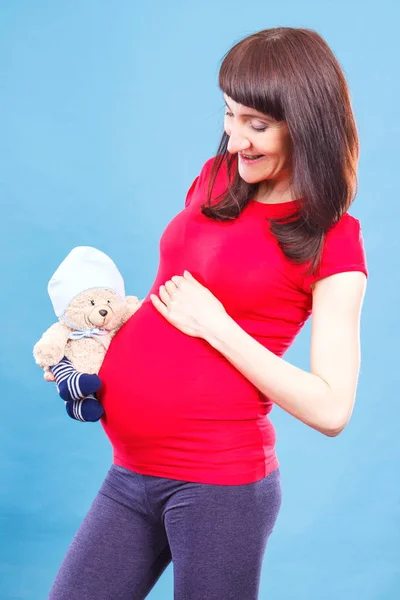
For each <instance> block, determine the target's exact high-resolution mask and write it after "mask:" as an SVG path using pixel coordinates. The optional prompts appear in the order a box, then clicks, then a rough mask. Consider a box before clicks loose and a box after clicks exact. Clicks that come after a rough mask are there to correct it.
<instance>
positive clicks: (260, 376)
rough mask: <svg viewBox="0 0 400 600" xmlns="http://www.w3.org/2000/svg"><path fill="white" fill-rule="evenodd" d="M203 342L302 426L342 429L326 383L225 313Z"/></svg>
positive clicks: (330, 433)
mask: <svg viewBox="0 0 400 600" xmlns="http://www.w3.org/2000/svg"><path fill="white" fill-rule="evenodd" d="M206 341H207V342H208V343H209V344H210V345H211V346H213V348H215V349H216V350H218V352H220V353H221V354H223V356H225V358H227V360H229V362H230V363H232V364H233V366H234V367H236V369H237V370H238V371H240V372H241V373H242V374H243V375H244V376H245V377H246V379H248V380H249V381H250V382H251V383H252V384H253V385H254V386H255V387H257V388H258V389H259V390H260V391H261V392H262V393H263V394H265V396H267V397H268V398H270V399H271V400H272V401H273V402H275V404H277V405H278V406H280V407H281V408H283V409H284V410H285V411H287V412H288V413H290V414H291V415H293V416H294V417H296V418H297V419H299V420H300V421H302V422H303V423H305V424H306V425H309V426H310V427H312V428H313V429H316V430H317V431H320V432H321V433H324V434H325V435H328V436H335V435H337V434H338V433H340V431H341V430H342V429H343V427H342V426H341V425H340V424H339V420H338V418H337V415H336V412H337V411H336V403H335V402H334V399H333V397H332V393H331V390H330V388H329V385H328V384H327V383H326V382H325V381H324V380H323V379H322V378H321V377H319V376H318V375H314V374H313V373H308V372H307V371H304V370H302V369H299V368H298V367H295V366H294V365H291V364H290V363H288V362H286V361H285V360H284V359H282V358H279V357H278V356H276V355H275V354H273V352H270V351H269V350H268V349H267V348H265V347H264V346H262V345H261V344H260V343H259V342H257V341H256V340H255V339H254V338H252V337H251V336H250V335H249V334H248V333H246V332H245V331H244V330H243V329H242V328H241V327H240V326H239V325H238V324H237V323H236V322H235V321H234V320H233V319H232V318H231V317H230V316H229V315H226V318H222V319H220V321H219V324H218V326H217V328H216V329H215V330H214V331H213V332H212V333H210V334H209V335H207V337H206Z"/></svg>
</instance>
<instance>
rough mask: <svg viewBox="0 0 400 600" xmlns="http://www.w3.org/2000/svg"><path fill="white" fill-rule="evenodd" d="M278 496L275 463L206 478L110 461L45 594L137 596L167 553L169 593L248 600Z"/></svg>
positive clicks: (113, 599)
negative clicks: (254, 477) (250, 477)
mask: <svg viewBox="0 0 400 600" xmlns="http://www.w3.org/2000/svg"><path fill="white" fill-rule="evenodd" d="M280 504H281V483H280V473H279V469H276V470H275V471H273V472H272V473H271V474H270V475H268V476H267V477H265V478H264V479H261V480H260V481H257V482H256V483H250V484H245V485H211V484H203V483H189V482H185V481H178V480H173V479H165V478H161V477H153V476H151V475H140V474H138V473H135V472H133V471H128V470H127V469H124V468H123V467H119V466H115V465H113V466H112V467H111V469H110V470H109V472H108V474H107V476H106V478H105V480H104V482H103V484H102V486H101V488H100V490H99V493H98V495H97V496H96V498H95V500H94V502H93V504H92V506H91V508H90V510H89V512H88V514H87V515H86V517H85V519H84V521H83V523H82V525H81V527H80V529H79V531H78V533H77V534H76V536H75V538H74V540H73V542H72V544H71V546H70V548H69V550H68V552H67V555H66V557H65V559H64V561H63V563H62V565H61V568H60V571H59V573H58V575H57V577H56V580H55V582H54V585H53V587H52V590H51V592H50V596H49V600H142V599H144V598H146V596H147V595H148V593H149V592H150V590H151V589H152V588H153V586H154V585H155V583H156V582H157V580H158V579H159V577H160V576H161V574H162V573H163V571H164V570H165V569H166V567H167V566H168V564H169V563H170V562H171V560H172V563H173V569H174V599H175V600H256V599H257V598H258V589H259V584H260V574H261V567H262V561H263V556H264V552H265V548H266V544H267V540H268V537H269V535H270V534H271V532H272V530H273V527H274V524H275V521H276V518H277V516H278V512H279V508H280Z"/></svg>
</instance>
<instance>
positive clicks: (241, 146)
mask: <svg viewBox="0 0 400 600" xmlns="http://www.w3.org/2000/svg"><path fill="white" fill-rule="evenodd" d="M250 145H251V144H250V142H249V140H248V139H247V138H245V137H243V136H242V135H240V133H238V132H236V131H233V130H232V131H231V134H230V136H229V140H228V146H227V150H228V152H229V153H230V154H236V153H237V152H244V151H245V150H247V149H248V148H249V147H250Z"/></svg>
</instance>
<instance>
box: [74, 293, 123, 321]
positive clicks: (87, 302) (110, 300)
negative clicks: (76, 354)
mask: <svg viewBox="0 0 400 600" xmlns="http://www.w3.org/2000/svg"><path fill="white" fill-rule="evenodd" d="M126 306H127V303H126V299H125V298H121V297H120V296H118V294H116V293H115V292H113V291H112V290H108V289H106V288H93V289H90V290H85V291H84V292H82V293H81V294H79V295H78V296H76V297H75V298H74V299H73V300H71V302H70V303H69V304H68V306H67V309H66V311H65V313H64V314H65V316H66V317H67V319H68V320H69V321H70V322H71V323H73V324H74V325H75V327H77V328H78V329H89V328H92V327H98V328H99V329H106V330H107V331H112V330H113V329H115V327H117V326H118V325H119V324H120V322H121V319H122V316H123V314H124V313H125V310H126Z"/></svg>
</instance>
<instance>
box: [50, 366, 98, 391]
mask: <svg viewBox="0 0 400 600" xmlns="http://www.w3.org/2000/svg"><path fill="white" fill-rule="evenodd" d="M50 370H51V372H52V373H53V375H54V377H55V379H56V385H57V389H58V393H59V394H60V396H61V398H62V399H63V400H65V401H70V400H81V399H83V398H86V397H87V396H89V395H90V394H94V392H97V390H98V389H99V387H100V386H101V379H100V377H99V376H98V375H95V374H93V375H90V374H89V373H81V372H80V371H77V370H76V369H75V368H74V367H73V366H72V363H71V361H70V360H68V358H66V357H65V356H64V358H63V359H61V360H60V362H59V363H57V364H56V365H53V366H52V367H51V368H50Z"/></svg>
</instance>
